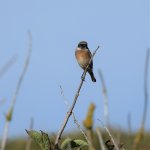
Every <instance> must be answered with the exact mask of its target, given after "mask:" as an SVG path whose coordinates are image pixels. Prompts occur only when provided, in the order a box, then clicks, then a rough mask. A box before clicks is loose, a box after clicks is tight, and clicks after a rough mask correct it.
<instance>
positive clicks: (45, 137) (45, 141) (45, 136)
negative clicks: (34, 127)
mask: <svg viewBox="0 0 150 150" xmlns="http://www.w3.org/2000/svg"><path fill="white" fill-rule="evenodd" d="M41 134H42V139H43V144H44V150H50V149H51V143H50V139H49V137H48V134H47V133H45V132H43V131H41Z"/></svg>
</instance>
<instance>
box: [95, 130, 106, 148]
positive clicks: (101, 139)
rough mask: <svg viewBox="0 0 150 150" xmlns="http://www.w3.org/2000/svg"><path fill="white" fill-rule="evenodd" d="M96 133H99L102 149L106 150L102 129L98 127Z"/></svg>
mask: <svg viewBox="0 0 150 150" xmlns="http://www.w3.org/2000/svg"><path fill="white" fill-rule="evenodd" d="M96 133H97V135H98V139H99V143H100V146H101V150H106V149H105V146H104V141H103V138H102V134H101V131H100V129H98V128H96Z"/></svg>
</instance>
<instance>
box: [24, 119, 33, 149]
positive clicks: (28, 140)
mask: <svg viewBox="0 0 150 150" xmlns="http://www.w3.org/2000/svg"><path fill="white" fill-rule="evenodd" d="M33 124H34V119H33V118H31V120H30V127H29V130H30V131H31V130H32V129H33ZM31 141H32V140H31V138H30V137H29V136H28V139H27V143H26V150H30V147H31Z"/></svg>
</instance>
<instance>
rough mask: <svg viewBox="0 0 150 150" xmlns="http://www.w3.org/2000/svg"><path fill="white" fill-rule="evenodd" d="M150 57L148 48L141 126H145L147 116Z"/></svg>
mask: <svg viewBox="0 0 150 150" xmlns="http://www.w3.org/2000/svg"><path fill="white" fill-rule="evenodd" d="M149 57H150V49H147V53H146V62H145V73H144V97H145V98H144V109H143V118H142V123H141V127H142V128H144V125H145V121H146V116H147V106H148V85H147V84H148V68H149Z"/></svg>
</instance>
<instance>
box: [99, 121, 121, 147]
mask: <svg viewBox="0 0 150 150" xmlns="http://www.w3.org/2000/svg"><path fill="white" fill-rule="evenodd" d="M98 121H100V122H101V124H102V126H103V128H104V129H105V130H106V132H107V133H108V135H109V137H110V139H111V141H112V142H113V144H114V146H115V148H116V150H119V148H118V146H117V144H116V142H115V140H114V138H113V136H112V135H111V133H110V131H109V130H108V128H107V127H106V126H105V125H104V124H103V122H102V121H101V120H99V119H98Z"/></svg>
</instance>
